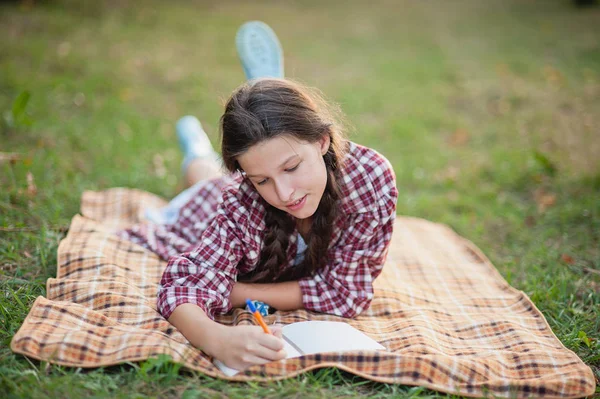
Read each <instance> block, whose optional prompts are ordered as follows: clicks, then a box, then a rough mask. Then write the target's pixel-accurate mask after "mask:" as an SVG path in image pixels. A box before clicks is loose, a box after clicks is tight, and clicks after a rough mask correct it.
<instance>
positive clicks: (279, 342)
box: [256, 333, 283, 352]
mask: <svg viewBox="0 0 600 399" xmlns="http://www.w3.org/2000/svg"><path fill="white" fill-rule="evenodd" d="M256 342H257V343H258V344H259V345H260V346H264V347H266V348H268V349H270V350H272V351H275V352H277V351H280V350H281V349H283V339H281V338H280V337H277V336H275V335H271V334H264V333H263V334H261V336H260V338H259V339H258V340H257V341H256Z"/></svg>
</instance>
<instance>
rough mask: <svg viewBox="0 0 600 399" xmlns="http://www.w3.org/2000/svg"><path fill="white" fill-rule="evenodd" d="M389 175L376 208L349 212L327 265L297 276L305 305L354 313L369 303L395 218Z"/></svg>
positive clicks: (393, 190) (346, 314)
mask: <svg viewBox="0 0 600 399" xmlns="http://www.w3.org/2000/svg"><path fill="white" fill-rule="evenodd" d="M391 179H392V181H391V183H392V184H391V186H389V185H388V187H387V192H385V193H384V194H382V195H381V196H380V197H379V199H378V201H377V205H378V206H377V209H376V210H373V211H371V212H365V213H356V214H353V215H349V217H348V219H347V221H346V223H345V228H344V231H343V232H342V237H341V239H340V241H339V242H338V243H337V245H336V246H335V247H333V248H330V250H329V253H328V263H327V265H326V266H325V267H324V268H322V269H321V270H319V271H317V273H316V274H315V275H313V276H311V277H307V278H303V279H301V280H299V283H300V289H301V291H302V302H303V304H304V307H305V309H307V310H313V311H316V312H322V313H330V314H334V315H337V316H343V317H355V316H356V315H358V314H360V313H362V312H363V311H364V310H365V309H367V308H368V307H369V305H370V304H371V300H372V299H373V280H374V279H375V278H376V277H377V276H378V275H379V274H380V273H381V270H382V269H383V265H384V263H385V259H386V257H387V253H388V248H389V244H390V241H391V238H392V231H393V226H394V221H395V219H396V202H397V199H398V191H397V189H396V187H395V178H393V172H392V176H391Z"/></svg>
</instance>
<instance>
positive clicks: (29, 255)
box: [23, 251, 31, 258]
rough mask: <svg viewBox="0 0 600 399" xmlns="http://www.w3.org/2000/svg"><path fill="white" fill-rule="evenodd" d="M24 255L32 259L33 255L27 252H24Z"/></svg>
mask: <svg viewBox="0 0 600 399" xmlns="http://www.w3.org/2000/svg"><path fill="white" fill-rule="evenodd" d="M23 255H25V257H26V258H31V254H30V253H29V252H27V251H25V252H23Z"/></svg>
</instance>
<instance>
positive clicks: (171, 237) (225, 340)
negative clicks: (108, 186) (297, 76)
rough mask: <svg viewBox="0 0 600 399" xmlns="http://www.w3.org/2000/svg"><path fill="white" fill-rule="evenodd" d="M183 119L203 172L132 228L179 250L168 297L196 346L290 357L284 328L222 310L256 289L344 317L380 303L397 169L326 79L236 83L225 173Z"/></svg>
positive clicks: (132, 235)
mask: <svg viewBox="0 0 600 399" xmlns="http://www.w3.org/2000/svg"><path fill="white" fill-rule="evenodd" d="M259 36H260V35H259ZM254 37H256V35H254ZM268 39H269V38H267V40H268ZM271 39H272V37H271ZM238 48H239V44H238ZM242 61H244V58H243V57H242ZM190 126H191V127H192V128H193V129H190ZM178 130H179V132H180V139H181V140H182V142H184V143H185V142H186V140H187V141H188V142H189V141H191V142H194V143H196V144H198V145H196V149H195V150H193V151H191V153H192V155H191V156H190V155H189V153H190V152H189V151H188V155H187V156H186V161H184V165H185V167H186V172H187V176H188V178H189V180H190V183H193V182H194V180H195V179H198V178H202V180H199V181H198V182H196V183H195V185H194V186H193V187H192V188H191V189H188V191H187V192H186V193H185V196H184V199H181V197H177V198H176V199H175V200H174V201H173V202H172V203H171V205H170V206H171V209H176V211H175V212H173V213H172V214H171V215H170V217H171V220H168V221H165V220H163V221H162V224H160V223H143V224H139V225H137V226H134V227H132V228H131V229H129V230H127V231H125V232H122V233H121V235H122V236H124V237H126V238H128V239H130V240H132V241H134V242H137V243H139V244H141V245H144V246H146V247H147V248H150V249H151V250H153V251H154V252H156V253H157V254H159V255H160V256H161V257H163V258H164V259H169V262H168V265H167V268H166V270H165V271H164V274H163V276H162V279H161V282H160V286H159V291H158V309H159V311H160V312H161V313H162V315H163V316H164V317H165V318H167V319H168V320H169V322H170V323H172V324H173V325H174V326H175V327H176V328H177V329H178V330H179V331H180V332H181V333H182V334H183V335H184V336H185V337H186V338H187V339H188V340H189V341H190V342H191V343H192V344H193V345H194V346H196V347H198V348H200V349H201V350H203V351H204V352H205V353H207V354H209V355H211V356H213V357H214V358H216V359H218V360H220V361H222V362H223V363H224V364H225V365H227V366H229V367H232V368H236V369H243V368H246V367H248V366H250V365H253V364H262V363H266V362H269V361H273V360H279V359H282V358H284V357H285V353H284V351H283V341H282V339H281V336H280V330H279V329H274V333H275V334H274V335H268V334H265V333H263V332H262V329H261V328H260V327H258V326H234V327H230V326H224V325H221V324H218V323H216V322H214V321H213V318H214V316H215V315H216V314H223V313H226V312H228V311H230V310H231V309H232V308H234V307H242V306H243V305H244V302H245V300H246V299H247V298H251V299H255V300H259V301H262V302H264V303H266V304H268V305H269V306H271V307H274V308H276V309H279V310H293V309H302V308H303V309H307V310H311V311H316V312H324V313H330V314H334V315H338V316H343V317H354V316H356V315H358V314H359V313H361V312H362V311H364V310H365V309H366V308H367V307H368V306H369V304H370V302H371V299H372V297H373V286H372V283H373V280H374V279H375V278H376V277H377V276H378V275H379V274H380V272H381V269H382V267H383V264H384V261H385V258H386V255H387V251H388V245H389V242H390V239H391V235H392V226H393V223H394V219H395V211H396V200H397V196H398V192H397V189H396V186H395V176H394V172H393V170H392V167H391V165H390V163H389V162H388V161H387V160H386V159H385V158H384V157H383V156H382V155H381V154H379V153H377V152H375V151H374V150H372V149H369V148H366V147H362V146H360V145H358V144H355V143H352V142H350V141H348V140H346V139H345V138H344V136H343V132H342V129H341V127H340V125H339V123H338V122H337V121H336V119H335V118H334V112H333V111H332V110H331V107H329V106H328V105H327V104H326V103H325V102H324V101H323V100H322V98H321V97H320V96H319V95H318V94H317V92H316V91H315V90H313V89H309V88H306V87H304V86H302V85H300V84H298V83H294V82H292V81H290V80H286V79H280V78H261V79H254V80H251V81H249V82H247V83H246V84H244V85H242V86H241V87H239V88H238V89H237V90H235V92H234V93H233V94H232V95H231V97H230V98H229V100H228V101H227V104H226V106H225V111H224V113H223V116H222V117H221V120H220V130H221V150H222V159H223V164H224V166H225V168H226V169H227V171H228V172H229V173H228V174H227V175H224V176H223V175H219V173H218V167H216V166H215V165H216V162H215V158H216V157H215V155H214V152H213V151H212V150H211V149H210V142H209V141H208V139H207V138H206V136H205V135H204V133H203V131H202V130H201V127H200V125H199V123H198V122H197V121H196V120H195V119H193V118H190V117H187V118H184V119H183V120H182V121H181V122H180V123H179V126H178ZM190 131H192V132H195V133H194V134H188V133H186V132H190ZM186 135H187V136H188V137H187V138H186ZM192 136H193V137H196V139H193V140H191V139H189V137H192ZM200 137H202V138H201V139H200ZM199 143H204V144H199ZM191 147H194V146H191ZM207 172H210V175H211V176H206V173H207ZM202 174H204V175H203V176H201V175H202ZM167 216H169V215H167ZM159 222H160V221H159Z"/></svg>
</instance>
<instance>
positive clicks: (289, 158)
mask: <svg viewBox="0 0 600 399" xmlns="http://www.w3.org/2000/svg"><path fill="white" fill-rule="evenodd" d="M297 156H298V154H294V155H292V156H290V157H288V158H287V159H286V160H285V161H283V162H282V163H281V164H279V167H280V168H281V167H282V166H283V165H285V164H286V163H288V162H289V161H291V160H292V159H293V158H295V157H297ZM246 176H248V177H258V176H261V177H262V175H249V174H246Z"/></svg>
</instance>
